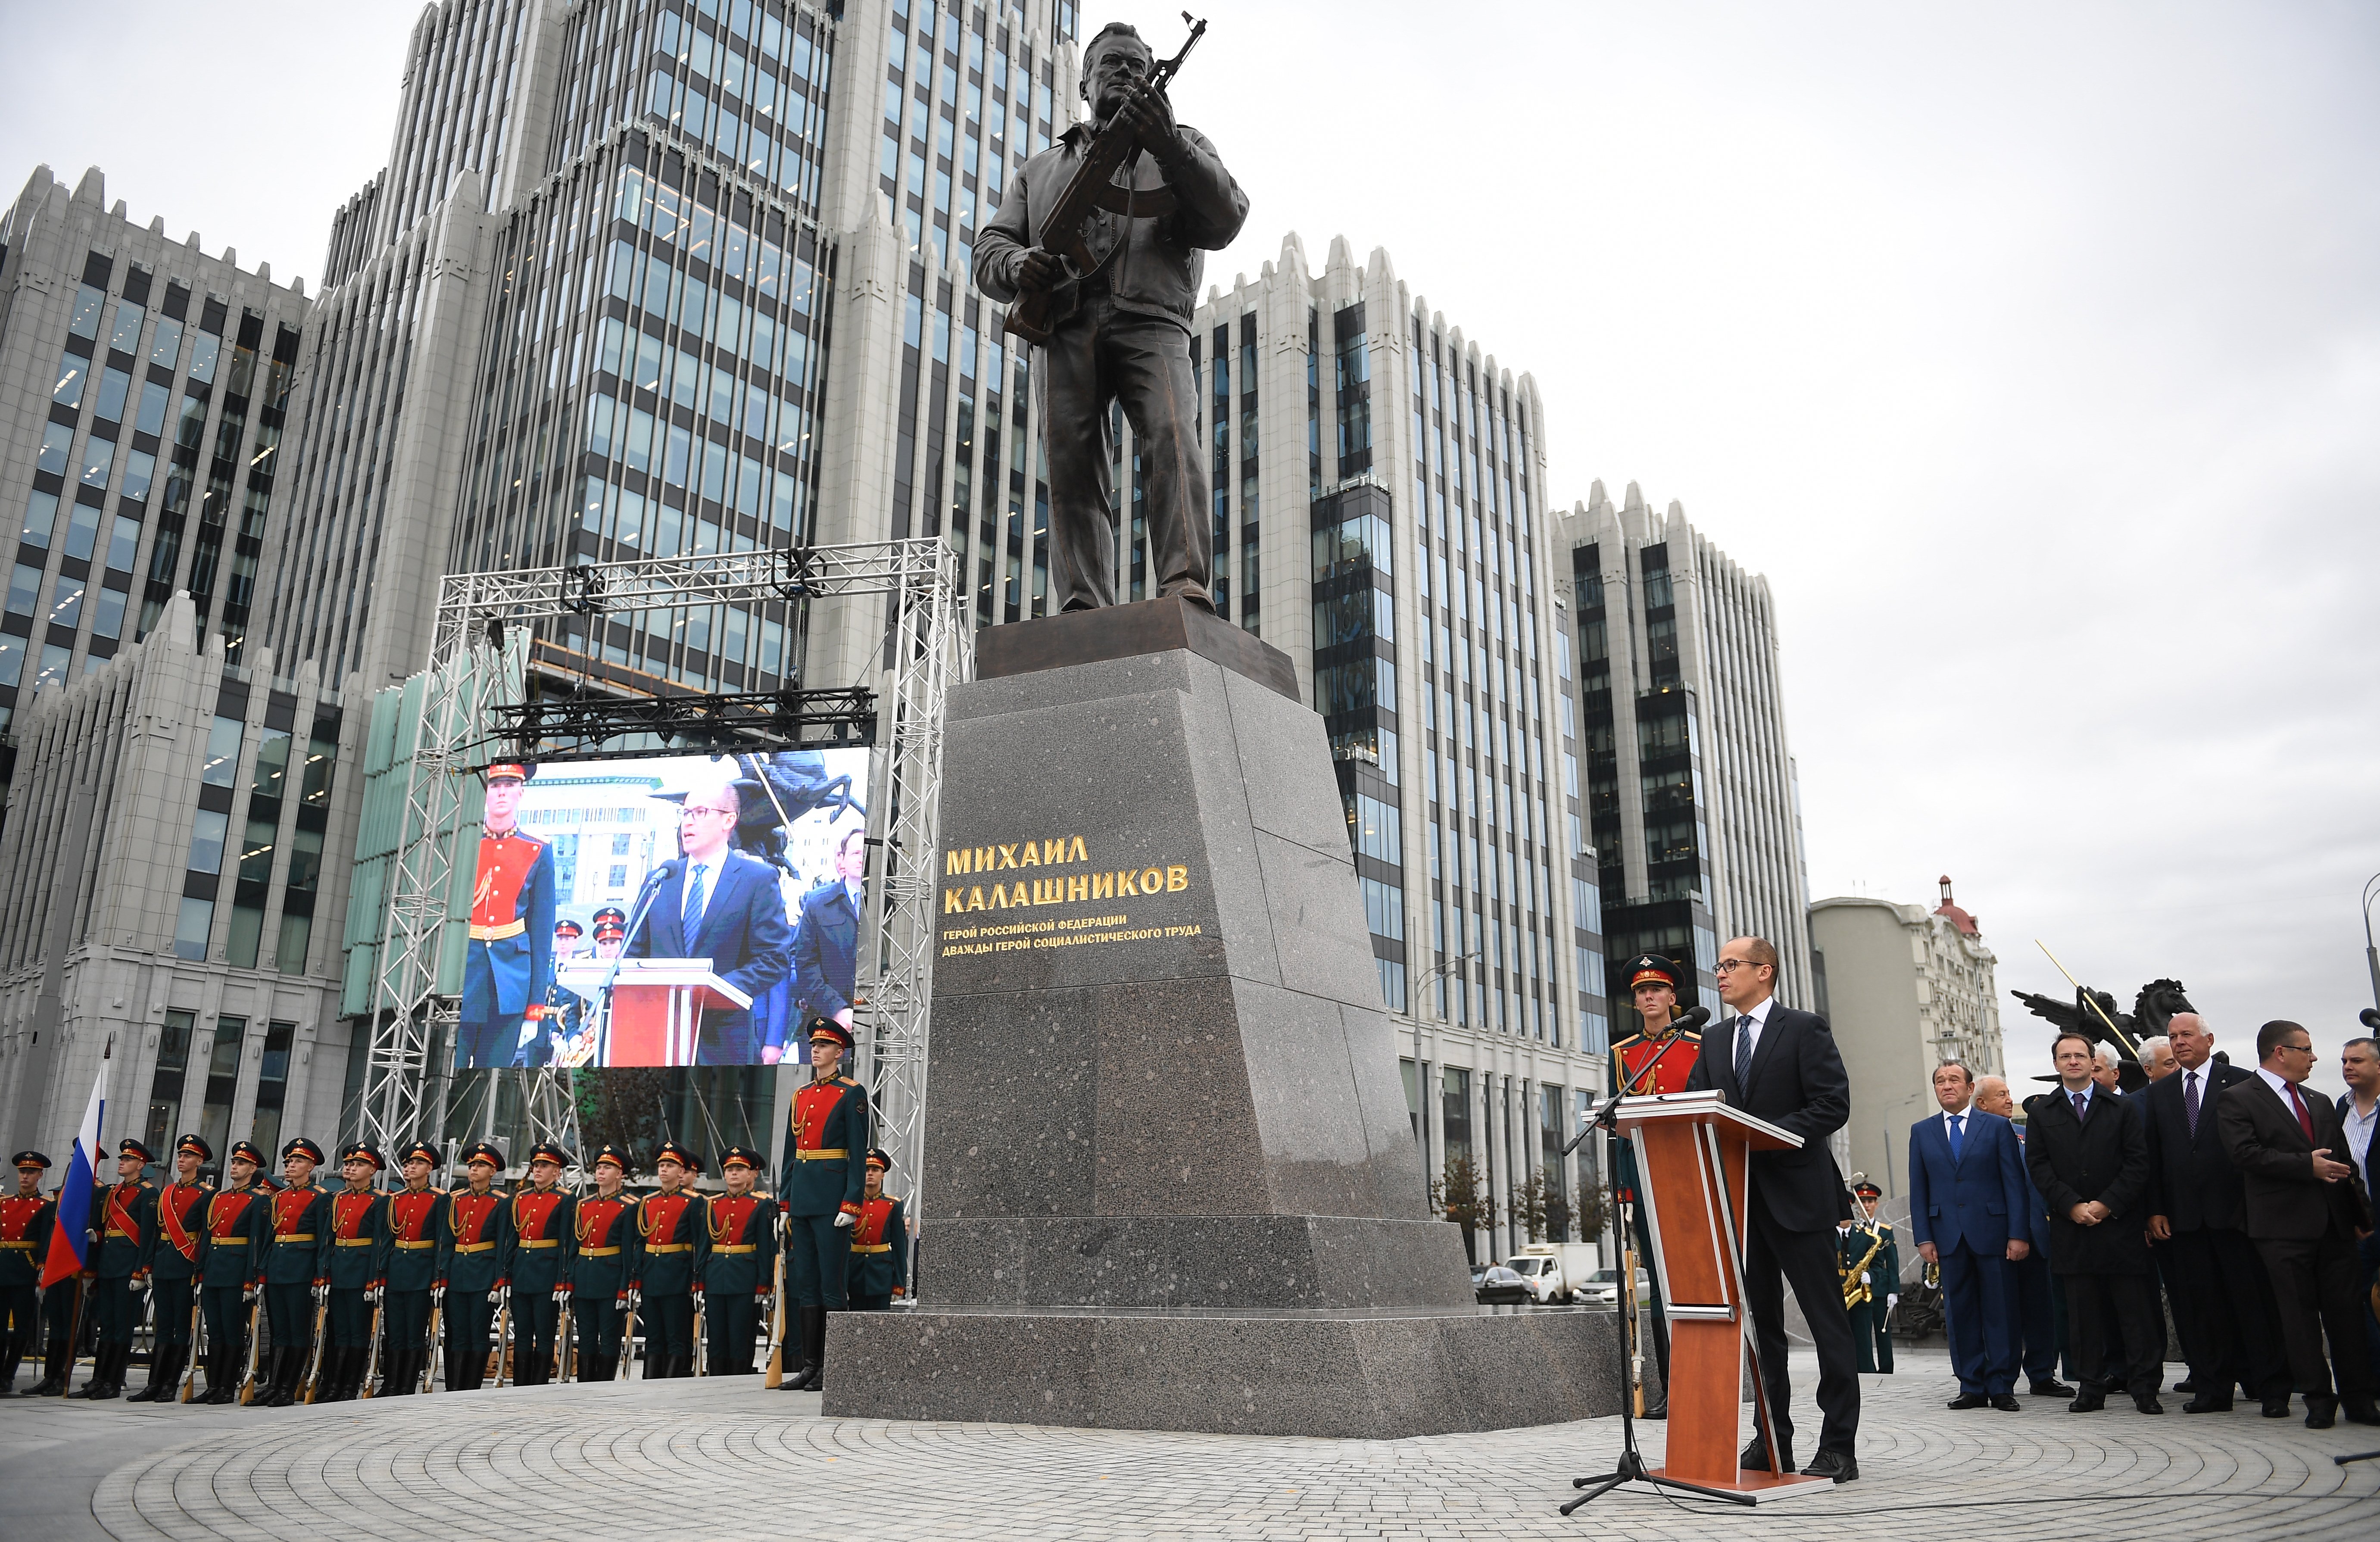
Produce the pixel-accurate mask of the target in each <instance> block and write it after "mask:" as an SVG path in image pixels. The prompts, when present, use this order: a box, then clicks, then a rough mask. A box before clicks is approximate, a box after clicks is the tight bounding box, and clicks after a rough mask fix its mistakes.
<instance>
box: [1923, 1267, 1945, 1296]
mask: <svg viewBox="0 0 2380 1542" xmlns="http://www.w3.org/2000/svg"><path fill="white" fill-rule="evenodd" d="M1918 1279H1920V1280H1922V1281H1925V1288H1926V1289H1927V1290H1929V1291H1938V1290H1940V1289H1941V1288H1942V1266H1941V1265H1940V1264H1930V1263H1929V1264H1927V1265H1926V1266H1925V1269H1923V1270H1922V1271H1921V1272H1920V1273H1919V1274H1918Z"/></svg>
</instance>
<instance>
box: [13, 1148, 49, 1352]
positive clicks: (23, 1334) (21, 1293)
mask: <svg viewBox="0 0 2380 1542" xmlns="http://www.w3.org/2000/svg"><path fill="white" fill-rule="evenodd" d="M9 1160H11V1161H13V1162H14V1163H15V1164H16V1168H17V1192H16V1193H14V1194H12V1195H10V1196H8V1197H7V1198H6V1199H0V1334H6V1337H5V1338H0V1397H15V1396H16V1395H17V1367H18V1366H20V1365H22V1364H23V1363H24V1360H25V1356H26V1355H28V1354H31V1353H32V1350H33V1345H34V1343H35V1342H36V1339H37V1336H38V1335H39V1334H40V1332H41V1317H42V1298H41V1282H42V1259H43V1258H44V1257H47V1256H48V1253H49V1250H50V1232H51V1229H52V1228H53V1227H54V1226H55V1224H56V1222H57V1201H55V1199H52V1198H51V1197H50V1196H47V1195H45V1194H43V1193H42V1173H44V1172H48V1171H49V1167H50V1159H49V1158H47V1157H45V1156H43V1155H42V1154H41V1153H40V1152H39V1151H19V1152H18V1153H17V1154H16V1156H14V1157H13V1158H11V1159H9ZM43 1385H44V1386H46V1385H47V1383H46V1382H45V1383H43Z"/></svg>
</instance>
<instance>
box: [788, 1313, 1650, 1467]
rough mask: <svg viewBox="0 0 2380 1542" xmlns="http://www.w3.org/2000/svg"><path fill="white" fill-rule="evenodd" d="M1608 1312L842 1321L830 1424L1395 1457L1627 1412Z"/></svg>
mask: <svg viewBox="0 0 2380 1542" xmlns="http://www.w3.org/2000/svg"><path fill="white" fill-rule="evenodd" d="M1618 1324H1619V1319H1618V1318H1617V1317H1614V1316H1613V1315H1612V1314H1610V1313H1609V1312H1587V1311H1547V1310H1542V1309H1525V1310H1513V1309H1508V1308H1488V1307H1480V1308H1475V1309H1472V1310H1470V1311H1454V1312H1440V1313H1414V1314H1409V1315H1408V1314H1384V1313H1329V1312H1286V1313H1279V1314H1264V1313H1249V1314H1246V1315H1233V1314H1226V1313H1214V1314H1207V1313H1200V1314H1195V1315H1193V1314H1172V1313H1156V1312H1096V1311H1093V1312H1066V1311H1032V1310H1019V1311H964V1310H935V1309H932V1308H919V1309H917V1310H916V1311H905V1312H837V1313H834V1314H833V1315H832V1316H831V1317H829V1318H828V1329H827V1365H828V1367H829V1369H830V1371H831V1373H832V1374H831V1375H830V1376H829V1377H828V1378H827V1390H826V1393H825V1401H824V1404H823V1410H824V1412H825V1413H826V1414H827V1415H829V1416H831V1417H840V1418H876V1419H934V1420H954V1421H962V1422H966V1423H990V1424H1026V1425H1062V1426H1070V1427H1078V1428H1098V1429H1177V1430H1200V1431H1205V1432H1208V1433H1212V1434H1228V1435H1307V1436H1317V1437H1322V1438H1328V1439H1374V1440H1386V1439H1403V1438H1405V1437H1409V1436H1415V1435H1446V1434H1453V1433H1458V1432H1462V1431H1468V1430H1482V1429H1510V1428H1515V1427H1521V1426H1524V1425H1541V1424H1559V1423H1561V1422H1564V1421H1567V1420H1571V1419H1584V1418H1590V1417H1597V1416H1601V1415H1611V1414H1617V1413H1619V1412H1620V1398H1621V1383H1620V1359H1619V1355H1618V1354H1617V1352H1616V1351H1615V1349H1614V1346H1613V1342H1612V1341H1613V1338H1614V1336H1615V1335H1616V1334H1617V1333H1618V1331H1619V1327H1618Z"/></svg>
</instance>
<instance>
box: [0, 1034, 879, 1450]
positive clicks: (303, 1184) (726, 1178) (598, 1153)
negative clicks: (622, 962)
mask: <svg viewBox="0 0 2380 1542" xmlns="http://www.w3.org/2000/svg"><path fill="white" fill-rule="evenodd" d="M811 1046H812V1048H811V1069H812V1075H811V1076H810V1079H809V1080H808V1082H807V1084H806V1085H805V1086H803V1087H802V1088H801V1089H800V1090H799V1091H798V1092H797V1093H796V1094H795V1099H794V1102H793V1107H792V1109H791V1110H790V1111H789V1114H788V1120H787V1126H786V1131H785V1140H784V1147H783V1160H782V1162H781V1164H780V1167H779V1170H778V1176H779V1181H778V1183H777V1184H776V1187H775V1192H774V1193H773V1194H771V1193H766V1192H763V1189H762V1180H763V1174H764V1172H765V1171H766V1165H767V1164H766V1162H765V1160H764V1159H763V1158H762V1157H761V1156H760V1155H759V1153H757V1152H753V1151H750V1150H747V1149H746V1148H745V1147H741V1146H730V1147H728V1148H727V1149H726V1150H725V1151H723V1152H722V1153H720V1154H719V1161H718V1167H719V1172H720V1184H721V1187H720V1189H719V1190H718V1191H716V1192H706V1191H704V1190H703V1189H701V1188H699V1187H698V1180H699V1179H700V1177H701V1175H702V1173H703V1172H704V1171H705V1164H704V1162H703V1160H702V1159H701V1158H700V1157H699V1156H698V1154H697V1153H696V1152H695V1151H693V1150H692V1149H691V1148H689V1147H686V1146H685V1145H682V1144H680V1143H678V1142H675V1141H664V1142H662V1144H661V1146H660V1147H659V1149H658V1151H657V1152H656V1153H655V1155H654V1157H653V1159H652V1163H651V1166H652V1185H651V1187H650V1189H649V1190H648V1191H647V1192H643V1193H634V1192H631V1191H630V1190H629V1188H628V1187H627V1180H628V1179H630V1178H631V1177H632V1176H634V1175H635V1169H636V1167H637V1162H636V1160H635V1159H634V1157H633V1156H632V1155H631V1154H630V1153H629V1152H627V1151H625V1150H623V1149H621V1148H620V1147H617V1146H613V1145H608V1144H607V1145H604V1146H603V1147H601V1148H600V1149H597V1150H595V1151H593V1152H592V1153H590V1154H589V1155H588V1157H587V1159H586V1161H585V1163H584V1167H583V1171H584V1172H585V1173H586V1174H587V1177H588V1182H587V1183H586V1184H582V1185H580V1186H578V1187H577V1188H572V1187H569V1186H565V1184H563V1182H562V1180H563V1177H564V1174H565V1172H566V1171H568V1170H569V1169H571V1168H573V1167H578V1166H580V1163H578V1162H577V1161H576V1160H574V1159H573V1155H572V1153H570V1152H568V1151H565V1150H564V1149H563V1148H562V1147H558V1146H554V1145H552V1144H547V1143H540V1144H538V1145H537V1146H535V1147H532V1148H531V1149H530V1150H529V1152H528V1160H527V1162H526V1163H525V1164H524V1166H525V1170H526V1171H525V1174H524V1177H523V1179H522V1181H521V1182H520V1183H519V1184H517V1185H516V1186H513V1187H511V1188H509V1189H508V1188H506V1187H504V1185H503V1184H501V1183H500V1181H499V1180H500V1177H501V1175H502V1174H503V1172H504V1169H505V1167H506V1163H505V1160H504V1152H503V1151H501V1150H500V1149H499V1148H498V1147H495V1146H493V1145H492V1144H489V1143H487V1142H480V1143H479V1144H476V1145H474V1146H472V1147H469V1148H468V1149H467V1150H465V1151H464V1152H462V1153H461V1157H460V1161H459V1164H458V1165H459V1167H460V1169H461V1180H462V1181H461V1182H460V1183H455V1184H452V1186H445V1185H442V1184H440V1183H439V1182H438V1181H437V1180H438V1179H439V1177H440V1176H441V1174H442V1170H443V1168H444V1167H445V1162H446V1159H445V1158H444V1156H443V1154H442V1153H441V1152H440V1151H439V1149H438V1148H437V1147H432V1146H431V1145H428V1144H426V1143H420V1142H417V1143H414V1144H411V1145H407V1146H406V1147H402V1148H400V1149H399V1150H398V1151H397V1152H396V1153H395V1155H396V1172H397V1174H398V1175H399V1176H400V1178H401V1182H399V1183H397V1184H394V1185H391V1184H387V1183H386V1182H385V1180H384V1177H383V1173H384V1170H385V1169H386V1166H387V1164H386V1163H385V1161H384V1160H383V1153H382V1152H381V1151H379V1150H378V1149H377V1148H375V1147H373V1146H371V1145H370V1143H368V1142H356V1143H353V1144H350V1145H348V1146H346V1147H343V1148H342V1149H341V1151H340V1153H339V1176H340V1179H341V1184H340V1186H338V1187H336V1188H333V1187H331V1186H328V1185H325V1184H322V1183H321V1182H319V1181H318V1177H317V1169H318V1168H319V1167H320V1166H321V1164H322V1160H323V1152H322V1147H320V1146H318V1145H316V1144H315V1143H314V1142H313V1141H311V1140H309V1139H306V1138H305V1137H303V1136H299V1137H297V1138H295V1139H292V1140H290V1141H289V1142H287V1143H286V1144H285V1145H284V1146H283V1147H282V1148H281V1152H280V1159H281V1172H282V1178H281V1182H279V1183H278V1184H275V1183H273V1181H271V1180H270V1179H268V1178H266V1177H265V1176H264V1172H263V1169H264V1167H265V1163H266V1159H265V1155H264V1153H263V1152H262V1151H261V1150H259V1149H258V1148H257V1147H254V1146H252V1145H250V1144H249V1143H248V1142H247V1141H240V1142H237V1143H236V1144H235V1145H233V1146H232V1147H231V1148H230V1149H229V1151H228V1152H227V1153H226V1156H225V1167H224V1180H223V1182H222V1183H221V1184H215V1183H212V1182H210V1181H209V1179H210V1178H211V1176H212V1163H213V1161H214V1153H213V1151H212V1149H211V1147H209V1144H208V1143H207V1141H205V1140H204V1139H203V1138H201V1137H200V1136H198V1135H184V1136H182V1137H181V1139H180V1140H178V1141H176V1143H175V1147H174V1151H173V1165H174V1177H173V1180H172V1181H171V1182H170V1183H167V1184H163V1185H160V1184H154V1183H152V1182H150V1181H148V1180H147V1179H146V1178H145V1177H144V1173H145V1172H146V1170H147V1169H148V1167H149V1166H150V1165H152V1163H153V1162H154V1160H155V1157H154V1155H153V1153H152V1152H151V1151H150V1149H149V1148H148V1147H146V1146H144V1145H143V1144H142V1143H141V1142H140V1141H138V1140H124V1141H122V1142H120V1143H119V1146H118V1147H117V1150H118V1155H117V1160H116V1172H117V1176H116V1179H115V1182H113V1183H96V1184H94V1191H93V1194H92V1196H91V1199H92V1203H91V1208H90V1212H89V1222H88V1234H87V1236H86V1238H85V1239H84V1241H85V1246H84V1249H83V1250H82V1262H83V1267H82V1268H81V1269H78V1270H73V1271H71V1272H67V1271H63V1270H62V1271H58V1272H59V1273H60V1274H61V1278H59V1279H57V1280H56V1281H55V1282H54V1283H53V1284H51V1285H50V1286H48V1287H47V1288H46V1289H43V1288H42V1286H41V1284H40V1281H41V1280H42V1275H43V1272H44V1265H45V1264H46V1263H47V1261H48V1259H49V1257H50V1254H51V1250H52V1249H53V1248H54V1247H57V1246H60V1245H63V1244H62V1243H61V1242H60V1232H59V1227H58V1220H57V1217H58V1196H57V1194H56V1193H55V1191H52V1192H44V1190H43V1188H42V1182H43V1176H44V1174H45V1173H46V1172H47V1171H48V1169H49V1168H50V1166H51V1163H50V1160H49V1158H48V1157H46V1156H45V1155H43V1154H42V1153H41V1152H39V1151H19V1152H18V1153H17V1155H16V1158H15V1162H16V1167H17V1172H18V1187H17V1192H16V1193H15V1194H14V1195H12V1196H9V1197H8V1198H6V1200H0V1396H14V1395H17V1393H16V1380H17V1372H18V1367H19V1366H20V1365H22V1364H23V1362H24V1361H25V1360H26V1359H27V1358H28V1357H29V1356H30V1354H32V1352H33V1350H34V1347H35V1345H36V1344H37V1343H39V1344H40V1345H41V1346H42V1350H43V1354H42V1361H43V1373H44V1374H43V1375H42V1379H41V1380H40V1382H39V1383H38V1384H36V1385H35V1386H34V1387H33V1388H32V1389H31V1390H30V1391H31V1395H34V1396H47V1397H56V1396H65V1395H68V1394H69V1383H70V1382H71V1381H72V1379H73V1376H74V1372H75V1369H76V1366H77V1362H78V1355H79V1348H80V1346H81V1344H82V1343H83V1342H84V1340H85V1339H86V1338H89V1339H91V1341H92V1342H91V1372H90V1375H89V1376H88V1377H87V1378H85V1380H84V1382H83V1384H82V1386H81V1387H80V1388H79V1390H72V1392H71V1395H72V1396H75V1397H77V1398H88V1399H93V1400H104V1399H110V1398H116V1397H127V1396H128V1398H129V1400H130V1401H133V1402H180V1401H193V1402H215V1403H229V1402H240V1403H257V1404H261V1405H262V1406H266V1407H281V1406H286V1405H287V1404H290V1403H293V1402H337V1401H344V1400H347V1399H353V1398H358V1397H370V1396H401V1395H404V1394H407V1393H410V1392H414V1391H417V1390H422V1391H426V1390H434V1389H433V1378H434V1379H436V1380H441V1381H443V1385H444V1387H445V1388H446V1389H447V1390H455V1391H463V1390H471V1389H475V1388H478V1387H480V1386H483V1385H485V1384H486V1382H487V1381H488V1379H489V1378H491V1377H493V1378H497V1379H498V1380H499V1381H500V1382H508V1383H510V1384H513V1385H518V1386H536V1385H539V1384H540V1383H543V1382H547V1381H553V1380H557V1379H568V1378H573V1377H575V1378H576V1379H578V1380H582V1381H600V1380H609V1379H613V1378H616V1377H619V1376H621V1375H623V1374H625V1373H626V1372H627V1371H628V1370H629V1365H628V1364H625V1363H624V1362H632V1361H633V1359H634V1357H635V1356H636V1355H637V1353H638V1350H639V1348H641V1354H642V1358H643V1362H644V1370H643V1374H644V1375H645V1376H646V1377H647V1378H663V1377H684V1376H691V1375H698V1374H699V1375H710V1376H748V1375H753V1374H756V1373H757V1372H758V1371H759V1369H760V1368H761V1367H760V1366H759V1363H758V1362H759V1360H760V1359H761V1358H763V1351H762V1349H761V1345H762V1343H763V1342H766V1343H767V1345H768V1346H769V1347H768V1349H767V1351H766V1357H768V1358H772V1359H774V1360H776V1361H777V1362H778V1364H777V1366H775V1372H776V1375H777V1376H778V1377H779V1378H781V1382H780V1384H782V1385H783V1386H784V1387H786V1388H789V1389H792V1390H803V1389H808V1390H820V1389H822V1388H823V1386H824V1383H825V1360H826V1318H827V1314H828V1313H829V1312H832V1311H840V1310H845V1309H856V1310H863V1311H865V1310H884V1309H886V1308H889V1307H890V1306H891V1305H892V1303H893V1302H894V1301H895V1300H898V1299H900V1298H901V1297H903V1296H904V1295H905V1294H906V1293H907V1291H908V1286H909V1227H908V1217H907V1214H906V1208H905V1205H904V1203H903V1201H902V1200H901V1199H900V1198H899V1197H897V1196H892V1195H889V1194H887V1193H885V1192H884V1180H885V1175H886V1174H887V1173H888V1172H890V1171H891V1169H892V1158H891V1157H890V1156H889V1155H887V1154H886V1153H885V1152H884V1151H882V1150H880V1149H874V1148H871V1147H869V1146H868V1134H869V1128H870V1120H869V1107H868V1094H867V1091H866V1089H865V1088H863V1087H860V1086H859V1084H858V1083H856V1082H855V1081H853V1080H852V1079H851V1078H850V1077H849V1076H846V1075H843V1074H842V1061H843V1056H844V1053H845V1051H847V1050H849V1049H850V1048H851V1037H850V1032H849V1030H848V1029H847V1028H846V1027H844V1026H842V1025H841V1024H838V1023H835V1022H833V1021H832V1020H824V1021H820V1022H818V1023H815V1024H814V1025H813V1026H812V1029H811ZM445 1176H446V1177H447V1178H448V1179H449V1180H450V1182H451V1180H452V1178H453V1177H454V1174H452V1173H446V1174H445ZM780 1293H782V1302H781V1301H780ZM260 1319H261V1320H260ZM144 1325H145V1327H146V1329H147V1331H146V1333H145V1335H144V1333H143V1328H144ZM698 1325H699V1327H698ZM144 1337H145V1338H146V1340H147V1342H148V1343H149V1344H150V1355H149V1364H148V1376H147V1379H146V1384H145V1385H144V1386H143V1387H141V1388H140V1390H138V1391H133V1392H130V1393H129V1394H128V1393H127V1392H126V1390H125V1388H126V1383H127V1378H128V1374H129V1367H130V1362H131V1359H132V1356H133V1354H134V1353H135V1350H136V1347H137V1345H138V1344H139V1343H140V1342H141V1341H142V1340H143V1338H144ZM201 1373H203V1386H201V1385H200V1375H201ZM375 1373H377V1374H376V1375H375Z"/></svg>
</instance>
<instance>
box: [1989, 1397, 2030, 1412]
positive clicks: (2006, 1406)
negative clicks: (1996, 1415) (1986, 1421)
mask: <svg viewBox="0 0 2380 1542" xmlns="http://www.w3.org/2000/svg"><path fill="white" fill-rule="evenodd" d="M1992 1406H1993V1407H1995V1408H1997V1409H1998V1410H1999V1411H2000V1412H2001V1413H2003V1414H2021V1413H2022V1412H2023V1411H2024V1404H2022V1403H2021V1402H2017V1401H2016V1394H2015V1393H2014V1392H1994V1393H1993V1394H1992Z"/></svg>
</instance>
